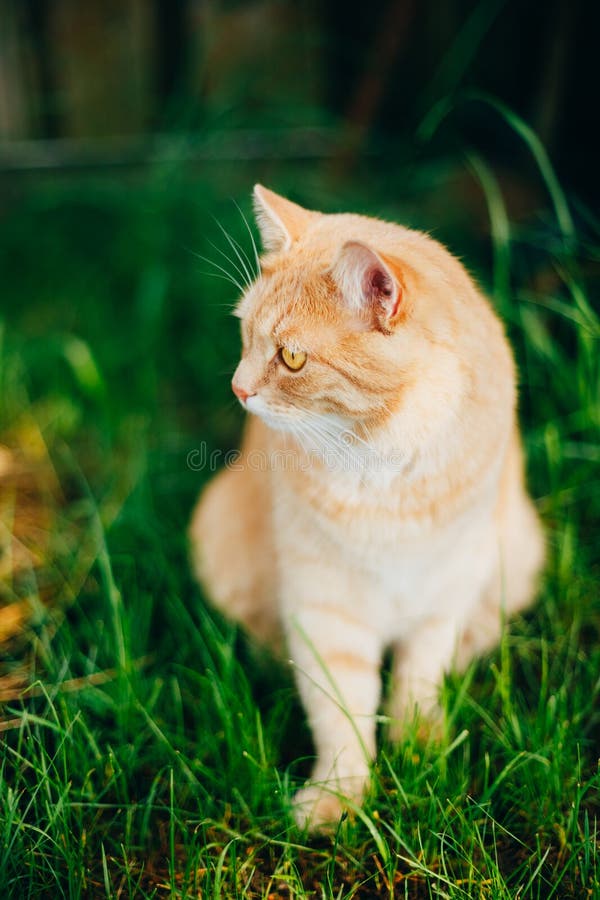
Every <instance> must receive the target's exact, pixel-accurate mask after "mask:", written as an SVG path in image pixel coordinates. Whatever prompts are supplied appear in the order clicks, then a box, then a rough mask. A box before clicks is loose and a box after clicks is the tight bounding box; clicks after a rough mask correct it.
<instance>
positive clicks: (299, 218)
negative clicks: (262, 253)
mask: <svg viewBox="0 0 600 900" xmlns="http://www.w3.org/2000/svg"><path fill="white" fill-rule="evenodd" d="M253 199H254V213H255V215H256V223H257V225H258V228H259V231H260V236H261V239H262V243H263V247H264V248H265V250H267V251H278V250H289V249H290V247H291V246H292V244H293V243H294V241H297V240H298V238H300V237H301V236H302V235H303V233H304V232H305V230H306V228H307V227H308V225H309V223H310V220H311V218H312V217H313V216H314V215H315V213H312V212H310V210H308V209H304V208H303V207H302V206H298V204H297V203H292V201H291V200H286V198H285V197H280V196H279V194H276V193H274V191H270V190H268V188H265V187H263V186H262V184H255V185H254V193H253Z"/></svg>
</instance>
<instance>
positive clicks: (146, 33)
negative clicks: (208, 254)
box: [0, 0, 600, 203]
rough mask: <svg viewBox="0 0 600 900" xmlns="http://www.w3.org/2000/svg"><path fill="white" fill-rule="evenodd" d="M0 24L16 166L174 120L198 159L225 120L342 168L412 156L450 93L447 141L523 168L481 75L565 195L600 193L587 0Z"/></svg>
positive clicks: (272, 0)
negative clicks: (540, 149) (548, 161)
mask: <svg viewBox="0 0 600 900" xmlns="http://www.w3.org/2000/svg"><path fill="white" fill-rule="evenodd" d="M0 21H1V22H2V28H1V30H0V140H1V141H2V144H1V145H0V170H2V169H3V170H4V171H5V172H6V170H7V169H8V170H11V171H14V170H15V169H28V168H29V169H35V168H39V167H41V166H43V165H45V166H48V165H50V164H52V165H54V166H57V167H59V168H60V167H62V166H67V167H68V166H72V165H78V164H79V165H80V164H82V163H85V164H87V165H89V164H90V163H91V162H93V163H97V164H100V165H103V164H107V163H111V164H120V165H123V164H125V163H129V164H137V163H140V162H147V161H148V159H150V158H156V147H155V148H154V151H153V152H152V151H151V150H150V148H149V147H148V141H149V139H150V138H151V136H152V135H154V136H156V135H163V136H164V135H166V134H167V135H168V134H170V135H180V136H182V135H185V136H186V139H187V140H186V141H184V142H183V146H181V145H180V146H179V148H178V150H174V149H173V148H172V147H171V149H170V150H169V151H168V152H169V153H171V154H172V153H174V152H175V153H176V152H179V153H180V154H183V153H184V151H185V155H186V156H190V157H192V158H199V159H200V160H202V159H203V158H205V157H206V156H207V155H210V153H209V150H208V148H207V147H206V146H203V142H205V140H206V139H207V138H208V136H209V135H211V134H213V135H214V131H215V130H218V131H219V132H221V131H223V130H224V131H226V132H227V133H228V135H229V138H230V140H231V141H233V143H230V144H228V147H229V153H230V154H231V155H235V153H236V148H237V152H238V153H239V155H240V156H241V157H244V156H246V157H247V156H248V155H250V156H253V157H257V158H259V157H260V156H261V155H262V156H269V155H272V154H273V153H274V152H275V148H274V146H273V143H272V140H271V141H270V140H269V132H270V131H272V130H282V131H283V134H282V135H278V137H277V141H276V144H277V150H276V152H277V154H278V155H283V156H302V155H309V156H311V157H321V156H323V157H329V158H332V169H333V170H334V171H335V172H336V173H338V174H340V173H341V174H345V173H348V172H349V171H352V169H353V166H354V165H355V164H356V161H357V159H359V158H360V157H361V156H363V155H364V154H366V153H371V154H376V155H377V157H378V158H379V159H380V160H381V164H383V165H390V164H393V163H394V161H395V160H397V159H398V157H400V159H405V158H406V156H407V155H408V156H409V157H410V155H411V153H413V152H414V142H415V135H416V134H417V133H418V128H419V125H420V124H421V123H422V121H423V118H424V117H425V116H427V114H428V113H430V112H431V110H432V109H433V108H434V107H435V104H436V103H437V102H439V101H440V100H442V99H445V100H448V98H450V102H451V106H452V112H451V113H450V115H449V116H448V117H447V118H446V119H445V120H444V125H443V128H442V129H441V133H440V134H439V135H438V138H437V145H436V153H439V152H440V149H441V148H442V147H445V148H452V147H454V146H456V143H457V142H458V143H460V144H461V146H464V143H465V141H467V142H472V143H473V144H474V145H476V146H477V147H478V148H479V149H481V150H483V151H484V152H485V153H486V155H487V156H488V158H492V159H493V161H494V162H496V163H498V164H501V165H502V166H504V167H507V168H509V169H512V170H524V171H525V173H527V169H526V165H525V163H524V162H523V161H522V160H520V159H519V155H520V154H519V149H520V148H519V147H518V145H517V142H516V141H515V139H514V135H511V134H510V132H508V131H507V130H506V129H505V128H503V126H502V122H500V121H499V120H498V118H497V116H494V115H493V114H492V113H491V112H490V111H489V110H486V109H485V108H483V107H482V105H481V104H479V103H477V102H475V101H473V100H472V99H471V100H468V99H466V98H465V96H464V94H465V92H468V91H469V90H471V89H476V90H478V91H483V92H489V93H491V94H493V95H494V96H496V97H497V98H499V99H501V100H503V101H504V102H506V103H507V104H508V105H509V106H510V107H511V108H512V109H513V110H514V111H515V112H517V113H518V114H519V115H520V116H522V117H523V118H524V119H525V120H526V121H527V122H529V123H530V124H531V125H532V126H533V128H534V129H535V130H536V132H537V133H538V135H539V137H540V138H541V140H542V142H543V144H544V145H545V147H546V148H547V150H548V152H549V154H550V156H551V158H552V160H553V162H554V164H555V166H556V167H557V170H558V174H559V177H560V179H561V182H562V184H563V186H564V187H565V188H566V189H567V190H568V191H569V192H572V193H573V194H574V195H575V196H576V197H577V198H582V199H584V200H586V201H588V202H589V203H595V202H596V201H597V199H598V194H599V191H600V173H599V167H598V166H597V164H596V153H595V152H594V150H593V143H594V138H595V135H596V132H597V126H598V100H597V91H598V87H599V85H598V77H597V71H598V66H597V41H598V35H599V33H600V29H599V25H600V6H599V4H597V3H594V2H590V0H588V2H586V0H570V2H565V0H551V2H547V3H542V2H532V0H525V2H523V0H483V2H479V3H473V2H467V0H428V2H417V0H399V2H398V0H391V2H387V3H384V2H380V3H370V4H368V3H364V2H340V0H328V2H322V3H319V2H317V0H300V2H294V3H292V2H286V0H279V2H277V0H258V2H251V0H246V2H207V0H104V2H93V0H91V2H86V3H81V2H77V0H0ZM452 98H454V99H452ZM242 129H243V130H247V129H251V130H257V129H258V130H259V131H260V132H261V134H260V135H258V136H257V135H253V136H249V135H248V134H243V133H241V130H242ZM298 131H300V132H301V133H300V134H298ZM230 132H233V135H232V134H230ZM236 132H237V135H236ZM115 137H119V138H121V140H120V141H117V142H116V143H115V142H114V141H113V142H112V143H111V142H110V141H108V142H107V139H110V138H112V139H114V138H115ZM125 137H127V138H128V139H127V140H123V139H124V138H125ZM23 139H27V140H33V141H39V140H51V139H63V140H64V139H69V140H70V141H75V142H76V143H75V145H72V144H70V143H69V144H68V145H66V146H65V145H60V146H59V145H56V146H54V147H47V146H44V148H43V149H42V148H41V147H39V146H38V148H37V150H36V149H35V148H34V147H30V146H22V145H20V146H17V145H16V144H15V143H14V142H17V141H22V140H23ZM90 139H97V141H98V143H96V144H94V143H93V142H92V144H91V146H90V143H89V141H90ZM140 139H141V140H140ZM80 141H86V142H87V143H86V144H85V146H83V145H81V146H78V144H77V142H80ZM169 146H171V145H169ZM160 152H161V151H160V149H159V156H160ZM162 152H167V151H166V150H165V148H164V146H163V147H162ZM214 152H215V153H217V154H218V152H219V150H218V148H217V149H215V150H214Z"/></svg>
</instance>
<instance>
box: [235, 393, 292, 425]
mask: <svg viewBox="0 0 600 900" xmlns="http://www.w3.org/2000/svg"><path fill="white" fill-rule="evenodd" d="M244 406H245V408H246V409H247V410H248V412H250V413H252V414H253V415H255V416H258V418H259V419H262V421H263V422H264V423H265V425H268V426H269V428H273V429H274V430H275V431H287V432H290V433H291V432H293V431H294V422H293V420H292V419H291V418H290V417H289V416H287V415H286V414H285V413H278V412H274V411H273V410H272V409H270V408H269V407H268V406H267V404H266V403H265V401H264V400H263V399H262V397H259V396H258V395H257V394H254V395H253V396H252V397H248V399H247V400H246V402H245V404H244Z"/></svg>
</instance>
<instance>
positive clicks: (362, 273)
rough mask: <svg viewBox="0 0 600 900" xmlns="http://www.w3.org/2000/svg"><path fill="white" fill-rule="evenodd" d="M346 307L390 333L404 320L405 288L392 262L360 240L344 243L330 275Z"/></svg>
mask: <svg viewBox="0 0 600 900" xmlns="http://www.w3.org/2000/svg"><path fill="white" fill-rule="evenodd" d="M330 274H331V275H332V277H333V279H334V281H335V282H336V284H337V286H338V288H339V289H340V291H341V294H342V297H343V298H344V301H345V303H346V304H347V306H348V307H349V308H350V309H352V310H354V311H355V312H357V313H359V314H360V315H361V317H363V318H367V319H368V321H369V322H370V324H371V325H372V326H373V327H375V328H377V329H379V330H380V331H383V332H385V333H390V332H391V331H392V329H393V327H394V325H395V324H396V323H397V322H398V321H399V319H400V318H401V317H403V315H402V314H403V312H404V308H405V302H404V286H403V283H402V280H401V278H400V275H399V273H398V271H397V269H396V267H395V266H394V264H393V263H391V262H388V261H386V260H385V259H384V258H383V257H382V256H380V255H379V253H376V252H375V250H372V249H371V248H370V247H368V246H367V245H366V244H363V243H362V242H361V241H346V243H345V244H344V246H343V247H342V249H341V251H340V254H339V256H338V258H337V260H336V261H335V263H334V264H333V266H332V269H331V273H330Z"/></svg>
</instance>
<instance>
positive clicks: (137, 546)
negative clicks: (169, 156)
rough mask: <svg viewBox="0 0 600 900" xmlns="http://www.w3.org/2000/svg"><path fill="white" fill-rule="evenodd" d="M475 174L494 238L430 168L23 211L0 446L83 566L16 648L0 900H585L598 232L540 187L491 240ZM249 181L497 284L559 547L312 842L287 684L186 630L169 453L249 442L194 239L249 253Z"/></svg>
mask: <svg viewBox="0 0 600 900" xmlns="http://www.w3.org/2000/svg"><path fill="white" fill-rule="evenodd" d="M523 137H524V139H525V140H527V138H528V135H527V133H525V134H524V135H523ZM533 150H534V151H539V148H538V147H537V145H536V146H535V147H534V148H533ZM534 155H535V152H534ZM543 161H544V164H545V162H546V161H545V158H544V160H543ZM466 166H467V167H468V169H469V171H471V172H472V173H473V175H474V178H475V183H476V184H477V187H473V183H471V188H470V189H471V190H472V191H474V192H475V195H476V196H478V197H480V198H484V200H483V202H482V203H483V205H481V206H480V211H481V210H483V212H484V215H483V218H482V217H481V216H480V219H479V221H480V222H481V221H482V220H485V221H487V222H488V223H489V225H488V227H489V232H490V235H491V236H488V235H486V234H484V233H482V232H481V229H480V228H479V227H478V226H476V225H474V224H473V222H472V221H471V220H470V219H469V215H468V212H465V211H464V209H461V206H460V204H456V203H454V202H453V197H454V199H455V194H453V191H456V187H455V185H456V181H457V178H459V179H460V178H464V177H465V176H463V174H461V171H462V170H460V171H458V174H457V169H456V167H453V166H452V165H450V163H449V162H448V161H447V160H442V161H435V159H434V160H433V161H430V162H429V163H425V162H423V163H422V164H421V166H420V169H419V171H418V177H415V178H414V179H412V180H411V187H410V190H407V188H406V183H407V178H406V172H405V171H402V172H398V171H396V172H394V171H390V172H389V173H388V174H387V175H386V177H385V178H383V177H382V178H381V179H380V180H379V183H378V184H375V185H373V179H371V181H370V183H369V184H368V193H367V187H365V192H364V193H361V191H360V189H357V188H356V187H352V186H351V185H350V184H345V185H342V186H339V185H338V186H337V187H336V189H335V192H334V188H333V186H332V184H331V182H330V181H329V180H328V179H327V177H326V176H325V175H323V176H321V175H320V174H319V173H318V172H315V171H314V170H313V169H311V170H310V171H309V169H308V167H307V166H304V165H300V164H298V165H295V166H293V165H291V164H288V165H286V166H280V167H279V168H276V169H273V171H272V172H269V171H255V170H254V169H252V168H251V167H250V165H248V164H244V166H239V167H235V168H234V167H232V168H231V171H226V170H225V169H224V168H223V167H220V168H219V170H218V172H215V171H207V172H203V173H202V174H201V175H195V174H193V173H192V172H189V171H185V170H183V169H177V168H171V169H164V170H161V171H156V172H151V173H150V175H148V176H147V177H145V178H139V177H137V178H133V177H126V176H122V177H117V176H115V175H111V176H109V175H105V176H103V177H100V176H97V177H91V176H88V177H86V178H78V177H77V176H72V177H71V178H70V179H63V180H62V181H60V180H58V181H57V180H54V181H50V180H44V179H37V180H33V181H32V182H31V184H28V185H26V184H24V183H23V184H22V185H20V186H15V187H14V188H13V193H12V196H11V197H10V198H9V204H8V206H7V209H8V212H7V214H6V215H5V216H4V218H2V219H0V281H1V283H2V295H3V296H2V299H3V305H2V318H3V325H4V331H3V343H2V360H1V363H0V380H1V391H0V430H1V431H2V432H3V433H4V434H7V435H9V434H11V433H15V432H18V431H19V429H22V428H23V420H24V418H26V419H29V420H31V421H34V422H35V423H37V425H38V426H39V428H40V430H41V433H42V435H43V436H44V440H45V442H46V445H47V447H48V452H49V454H50V457H51V459H52V462H53V465H54V466H55V468H56V471H57V473H58V475H59V478H60V480H61V483H62V484H63V486H64V497H63V502H64V504H65V512H64V515H67V513H68V514H69V515H70V516H71V518H73V517H74V518H75V519H76V521H78V522H80V523H81V525H80V528H81V546H82V547H86V548H87V547H90V546H91V547H93V550H94V552H93V555H94V562H93V565H92V566H91V568H89V570H88V569H85V568H84V569H83V570H82V567H81V566H78V565H76V564H75V563H73V567H72V579H71V580H72V588H73V589H72V594H73V595H74V597H71V598H70V599H71V601H72V602H71V603H70V606H69V608H68V610H67V614H66V618H65V621H64V622H63V623H62V625H61V626H60V627H59V628H58V629H55V628H54V626H53V625H52V623H51V622H50V621H49V620H44V619H43V618H42V620H41V621H38V622H37V624H36V628H35V635H34V638H35V642H36V660H37V665H38V666H39V678H38V679H37V680H36V679H35V678H34V681H33V685H32V688H31V689H30V690H29V691H28V692H26V693H25V694H24V695H23V697H22V698H21V699H16V698H15V699H12V700H10V701H8V702H6V703H5V707H4V710H3V713H4V719H5V720H10V722H9V724H10V726H11V727H10V728H7V730H5V731H4V733H3V734H2V738H3V745H2V749H1V751H0V752H1V758H2V763H1V765H2V772H1V780H0V894H1V895H2V896H6V897H15V898H25V897H53V898H55V897H114V898H117V897H120V898H122V897H136V898H137V897H140V898H145V897H148V898H149V897H196V896H202V897H203V898H209V897H210V898H219V897H236V898H267V897H272V898H284V897H300V898H302V897H311V898H325V900H334V898H335V900H342V898H351V897H357V898H370V897H449V898H470V897H493V898H507V900H508V898H514V897H519V898H542V897H544V898H546V897H556V898H567V897H586V896H590V897H592V896H599V895H600V861H599V859H598V854H599V847H600V844H599V839H598V838H599V836H598V814H599V812H600V804H599V795H598V787H599V777H598V746H599V740H600V714H599V705H598V694H599V681H598V673H599V672H600V640H599V637H600V635H599V632H600V595H599V583H600V554H599V552H598V534H597V529H598V521H599V519H600V466H599V463H600V437H599V426H600V401H599V398H600V352H599V347H598V338H599V335H600V319H599V317H598V309H597V306H596V308H594V304H593V300H592V295H593V289H594V281H593V279H594V276H597V272H598V261H599V259H600V234H599V230H598V226H597V224H596V223H594V222H593V221H592V220H591V218H590V217H586V214H585V213H584V212H582V211H580V212H579V213H578V215H577V217H576V222H575V226H574V227H573V230H568V233H565V228H564V223H565V221H567V222H570V221H571V214H570V213H569V207H568V205H567V203H566V200H565V198H564V197H563V196H562V193H561V191H560V186H559V185H558V183H557V182H556V181H555V180H554V179H553V180H551V184H550V185H549V186H550V187H551V191H550V195H549V198H548V203H547V208H546V207H545V206H543V207H542V208H540V209H539V210H537V211H536V212H535V213H534V214H532V215H530V216H528V217H527V218H526V219H524V220H521V221H520V222H517V223H514V222H511V221H510V215H509V213H508V212H507V210H506V209H505V207H504V203H503V199H502V198H503V190H502V185H500V184H498V182H497V181H496V178H495V175H494V172H493V170H492V168H491V167H490V165H489V164H488V163H486V161H485V160H483V159H481V158H480V157H477V156H474V155H473V154H471V155H470V156H469V158H468V160H467V162H466ZM544 172H545V170H544V169H543V167H542V175H544ZM546 174H547V172H546ZM259 179H260V180H263V181H265V182H266V183H267V184H272V185H273V186H274V187H277V188H279V189H281V190H288V189H290V190H291V191H292V193H293V194H294V196H295V197H296V198H297V199H299V200H301V201H303V202H305V203H306V204H307V205H314V206H321V207H322V208H325V209H330V210H334V209H339V208H343V207H345V208H354V209H360V210H364V211H365V212H372V213H375V214H383V215H386V216H388V217H391V218H395V219H398V220H404V221H405V222H407V223H409V224H415V225H417V226H421V227H425V228H429V229H432V230H433V231H434V233H435V234H436V235H437V236H439V237H440V238H442V239H443V240H446V241H447V242H448V243H450V246H451V247H452V249H453V250H454V251H455V252H457V253H459V254H461V256H462V257H463V258H464V259H465V261H466V262H467V264H468V265H469V267H470V268H471V269H472V270H474V271H475V272H476V273H478V275H479V277H480V278H481V280H482V281H483V282H484V283H486V284H488V285H489V288H490V292H491V293H493V295H494V301H495V303H496V305H497V307H498V309H499V310H500V312H501V314H502V316H503V318H504V319H505V321H506V323H507V327H508V330H509V333H510V336H511V339H512V341H513V344H514V346H515V349H516V352H517V356H518V359H519V365H520V371H521V375H522V385H521V409H522V418H523V423H524V432H525V436H526V442H527V448H528V454H529V471H530V482H531V486H532V491H533V494H534V496H535V497H536V498H537V502H538V504H539V508H540V510H541V513H542V515H543V518H544V522H545V526H546V530H547V535H548V546H549V562H548V569H547V575H546V578H545V581H544V584H543V587H542V590H541V592H540V596H539V600H538V602H537V603H536V605H535V606H534V607H533V608H532V610H531V611H530V612H529V613H528V614H527V615H526V616H524V617H523V618H521V619H519V620H517V621H516V622H514V623H511V626H510V628H509V629H508V630H507V633H506V635H505V637H504V640H503V642H502V645H501V646H500V647H499V648H498V649H497V650H496V651H495V652H494V653H492V654H491V655H490V656H488V657H486V658H485V659H483V660H481V661H479V662H477V663H476V664H474V665H473V666H472V667H471V668H470V669H469V671H468V673H467V675H466V676H465V677H464V678H458V677H456V676H453V675H451V676H450V677H449V678H448V680H447V683H446V685H445V688H444V695H443V702H444V704H445V707H446V710H447V728H446V731H445V734H444V736H443V738H442V739H441V741H440V742H438V743H433V742H432V743H429V744H426V745H423V744H422V743H420V742H419V740H418V739H417V734H416V726H415V727H408V728H407V732H406V736H405V739H404V740H403V741H402V743H401V744H400V745H399V746H397V747H392V746H389V745H387V744H385V743H383V744H382V746H381V752H380V754H379V757H378V760H377V764H376V766H375V770H374V777H373V786H372V790H371V793H370V795H369V797H368V798H367V801H366V803H365V806H364V809H363V810H356V811H355V812H354V814H352V815H350V816H349V817H348V818H347V819H346V820H344V821H343V822H342V823H341V825H340V827H339V830H338V832H337V833H336V834H335V835H334V836H332V837H320V838H316V839H308V838H307V837H306V835H302V834H299V833H297V832H296V831H294V829H293V828H292V827H291V825H290V821H289V817H288V813H289V801H290V797H291V795H292V794H293V792H294V789H295V788H296V787H297V785H298V784H299V783H300V782H301V780H302V778H303V776H305V775H306V773H307V771H308V768H309V764H310V754H311V752H312V748H311V744H310V738H309V736H308V732H307V729H306V727H305V725H304V724H302V723H303V719H302V714H301V710H300V707H299V704H298V701H297V699H296V697H295V692H294V688H293V683H292V680H291V677H290V674H289V672H288V671H287V669H286V668H285V667H284V666H282V665H280V664H277V663H276V662H274V661H273V660H269V659H264V658H261V657H259V656H258V655H257V654H256V653H255V651H254V650H253V649H252V648H250V647H248V646H247V644H246V643H245V641H244V639H243V637H241V636H240V635H238V634H236V633H235V631H234V630H233V629H232V628H231V627H230V626H228V625H227V624H226V623H224V622H223V621H221V620H219V619H218V617H217V616H216V614H214V613H212V612H211V611H210V610H209V609H208V608H207V607H206V606H205V604H204V602H203V600H202V598H201V596H200V594H199V591H198V589H197V587H196V586H195V585H194V584H193V582H192V579H191V577H190V574H189V571H188V567H187V561H186V548H185V527H186V523H187V519H188V516H189V513H190V510H191V506H192V504H193V502H194V499H195V497H196V495H197V492H198V491H199V489H200V487H201V485H202V483H204V481H205V479H206V478H207V477H209V475H210V473H208V472H206V471H202V472H197V471H194V469H193V468H191V467H190V466H189V465H188V464H187V459H188V454H189V453H190V451H192V450H194V449H197V448H199V446H200V442H201V441H205V442H206V445H207V447H208V450H209V452H210V451H211V450H221V451H225V450H227V449H230V448H234V447H235V446H236V445H237V442H238V439H239V432H240V428H241V424H242V419H241V415H240V412H239V410H238V408H237V406H236V404H235V403H234V402H233V401H232V399H231V397H230V390H229V373H230V372H231V371H232V370H233V368H234V366H235V361H236V355H237V347H238V338H237V328H236V323H235V322H234V321H233V320H231V319H230V318H229V317H228V316H227V305H228V304H229V303H231V301H232V300H234V299H235V297H234V295H233V294H232V292H231V291H230V290H229V288H228V286H227V284H226V283H225V282H223V281H222V280H220V279H218V278H214V277H212V276H211V275H209V274H207V265H206V264H204V263H203V262H202V261H201V260H200V259H199V258H198V257H197V256H196V255H195V254H196V253H199V254H202V255H207V256H212V257H213V258H215V259H217V260H218V259H219V255H218V253H217V252H216V251H215V250H214V249H213V248H211V246H210V243H209V242H213V243H217V244H218V245H219V246H221V247H223V249H227V247H226V245H224V239H223V236H222V234H221V232H220V230H219V228H218V226H217V225H216V224H215V221H214V219H213V216H216V217H217V218H218V219H219V221H220V222H222V223H223V225H224V226H225V227H226V228H227V229H228V230H229V231H230V232H231V233H232V234H233V235H234V236H235V237H236V238H237V239H238V240H240V241H241V242H242V243H243V244H244V246H248V242H249V238H248V235H247V232H246V230H245V225H244V223H243V221H242V219H241V217H240V215H239V212H238V211H237V209H236V207H235V205H234V203H233V202H231V199H230V198H232V197H233V198H234V199H235V200H236V201H238V202H240V203H241V205H242V208H243V210H244V211H245V213H246V214H249V202H248V195H249V191H250V188H251V185H252V183H253V181H254V180H259ZM461 183H463V182H461ZM540 183H541V184H542V185H543V180H542V181H541V182H540ZM377 192H379V193H377ZM396 198H398V199H396ZM486 210H487V212H486ZM565 211H566V212H567V214H568V218H567V219H565ZM77 549H78V548H73V549H72V550H71V551H70V552H71V553H72V556H71V557H69V558H73V559H77ZM70 571H71V570H70V569H69V568H68V567H67V571H66V574H65V581H66V583H67V585H68V584H69V577H70ZM82 571H84V576H82V575H81V572H82ZM12 662H14V661H11V659H10V658H8V657H7V658H6V659H4V662H3V665H4V666H5V668H9V667H10V665H11V664H12Z"/></svg>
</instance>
